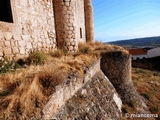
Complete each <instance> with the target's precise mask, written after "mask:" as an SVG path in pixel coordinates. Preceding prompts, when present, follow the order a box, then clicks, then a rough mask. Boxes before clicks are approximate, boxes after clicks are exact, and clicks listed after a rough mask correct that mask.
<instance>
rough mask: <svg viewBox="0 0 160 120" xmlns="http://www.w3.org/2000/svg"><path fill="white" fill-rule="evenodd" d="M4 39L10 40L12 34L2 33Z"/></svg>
mask: <svg viewBox="0 0 160 120" xmlns="http://www.w3.org/2000/svg"><path fill="white" fill-rule="evenodd" d="M4 38H5V39H6V40H11V38H12V33H10V32H4Z"/></svg>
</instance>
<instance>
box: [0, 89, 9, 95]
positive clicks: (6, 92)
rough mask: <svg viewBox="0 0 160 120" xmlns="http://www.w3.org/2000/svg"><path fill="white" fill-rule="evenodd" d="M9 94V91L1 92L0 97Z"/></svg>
mask: <svg viewBox="0 0 160 120" xmlns="http://www.w3.org/2000/svg"><path fill="white" fill-rule="evenodd" d="M9 93H10V91H9V90H3V91H1V92H0V96H5V95H8V94H9Z"/></svg>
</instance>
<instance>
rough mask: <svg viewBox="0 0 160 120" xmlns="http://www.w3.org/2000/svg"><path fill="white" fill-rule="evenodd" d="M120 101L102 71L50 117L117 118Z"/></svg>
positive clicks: (89, 119)
mask: <svg viewBox="0 0 160 120" xmlns="http://www.w3.org/2000/svg"><path fill="white" fill-rule="evenodd" d="M121 107H122V101H121V100H120V98H119V96H118V95H117V93H116V91H115V89H114V87H113V86H112V84H110V82H109V80H108V79H107V78H106V77H105V75H104V74H103V73H102V72H98V73H97V74H96V75H95V76H94V77H93V78H92V80H91V81H89V82H87V83H86V84H85V86H83V87H82V88H81V89H80V90H78V92H77V93H75V95H73V97H72V98H71V99H69V100H68V101H67V102H66V104H65V105H64V106H63V107H62V108H61V109H59V110H58V111H57V113H56V114H54V115H53V117H52V119H56V120H61V119H65V118H68V119H71V120H72V119H80V120H85V119H86V118H87V119H88V120H96V119H98V120H119V119H120V117H121Z"/></svg>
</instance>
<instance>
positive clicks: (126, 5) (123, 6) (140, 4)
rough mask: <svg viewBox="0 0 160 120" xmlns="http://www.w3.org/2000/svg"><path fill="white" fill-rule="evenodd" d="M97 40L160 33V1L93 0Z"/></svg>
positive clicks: (158, 34) (159, 34)
mask: <svg viewBox="0 0 160 120" xmlns="http://www.w3.org/2000/svg"><path fill="white" fill-rule="evenodd" d="M92 4H93V11H94V32H95V40H99V41H102V42H108V41H115V40H121V39H131V38H139V37H151V36H160V0H92Z"/></svg>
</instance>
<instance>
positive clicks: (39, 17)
mask: <svg viewBox="0 0 160 120" xmlns="http://www.w3.org/2000/svg"><path fill="white" fill-rule="evenodd" d="M11 7H12V14H13V21H14V23H10V24H9V25H10V27H11V29H10V30H0V57H2V56H3V55H6V56H9V57H12V56H17V57H22V56H26V55H27V54H28V52H29V51H30V50H31V49H32V50H33V49H37V48H38V49H42V50H45V51H49V50H55V49H56V47H57V43H56V35H55V24H54V13H53V3H52V0H38V1H37V0H15V1H11ZM1 23H2V24H1V26H5V25H6V24H8V23H4V25H3V22H1Z"/></svg>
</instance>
